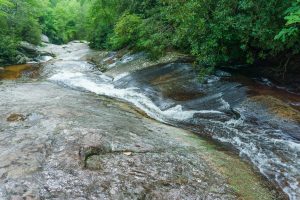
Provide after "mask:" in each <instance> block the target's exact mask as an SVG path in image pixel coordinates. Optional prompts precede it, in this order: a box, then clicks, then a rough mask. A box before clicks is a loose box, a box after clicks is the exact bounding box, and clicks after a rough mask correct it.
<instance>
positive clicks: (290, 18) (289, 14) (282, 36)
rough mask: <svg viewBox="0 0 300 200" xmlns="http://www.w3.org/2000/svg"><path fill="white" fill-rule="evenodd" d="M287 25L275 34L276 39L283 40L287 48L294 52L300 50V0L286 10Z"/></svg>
mask: <svg viewBox="0 0 300 200" xmlns="http://www.w3.org/2000/svg"><path fill="white" fill-rule="evenodd" d="M285 14H286V16H285V18H284V19H285V20H286V24H285V27H284V28H282V30H281V31H280V32H279V33H278V34H277V35H276V36H275V40H279V41H281V42H282V43H283V44H284V45H285V47H286V48H287V49H292V50H293V53H299V52H300V50H299V48H300V41H299V40H300V30H299V28H300V0H296V1H295V2H294V3H293V4H292V6H291V7H289V8H288V9H287V10H286V12H285Z"/></svg>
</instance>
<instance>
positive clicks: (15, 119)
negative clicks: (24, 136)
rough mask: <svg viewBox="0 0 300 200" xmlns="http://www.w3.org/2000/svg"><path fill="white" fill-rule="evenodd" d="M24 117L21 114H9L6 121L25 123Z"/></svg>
mask: <svg viewBox="0 0 300 200" xmlns="http://www.w3.org/2000/svg"><path fill="white" fill-rule="evenodd" d="M25 119H26V117H25V116H24V115H22V114H15V113H14V114H11V115H10V116H9V117H8V118H7V121H9V122H18V121H25Z"/></svg>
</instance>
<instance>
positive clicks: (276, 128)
mask: <svg viewBox="0 0 300 200" xmlns="http://www.w3.org/2000/svg"><path fill="white" fill-rule="evenodd" d="M48 48H51V49H52V52H54V53H56V54H57V55H58V57H57V61H56V62H54V63H52V64H51V63H49V64H47V65H45V67H44V68H43V71H42V72H41V76H42V77H44V78H46V79H48V80H49V81H51V82H54V83H57V84H60V85H63V86H65V87H71V88H73V89H75V90H83V91H88V92H93V93H96V94H99V95H105V96H109V97H113V98H117V99H122V100H125V101H127V102H129V103H131V104H133V105H134V106H136V107H138V108H139V109H141V110H143V111H144V112H145V113H146V114H147V115H148V116H150V117H152V118H154V119H156V120H159V121H162V122H165V123H168V124H172V125H174V126H180V127H184V128H189V129H192V130H193V131H195V132H197V133H199V134H201V135H204V136H208V137H211V138H213V139H215V140H217V141H220V142H222V143H225V144H228V145H230V146H231V147H232V148H234V149H235V150H237V151H238V152H239V154H240V156H241V157H243V158H246V159H248V160H250V161H251V162H252V163H253V165H254V166H255V167H256V168H257V169H259V171H260V172H261V173H262V174H263V175H265V176H266V177H267V178H268V179H270V180H271V181H273V182H274V183H276V184H277V185H279V186H280V187H281V188H282V189H283V190H284V191H285V192H286V193H287V194H288V195H289V197H290V199H292V200H296V199H299V198H300V183H299V182H300V142H299V140H300V131H299V130H300V124H299V121H298V119H299V116H300V114H299V105H300V98H299V96H298V95H297V94H291V93H289V92H286V91H285V90H283V89H280V88H278V87H275V86H274V85H270V83H269V82H267V81H263V82H262V81H260V80H261V79H249V78H247V77H241V76H240V75H233V76H229V77H228V76H225V77H221V76H211V77H209V78H208V79H207V83H206V84H200V83H199V82H198V80H197V76H196V73H195V71H194V70H193V68H192V67H191V65H189V64H185V63H171V64H165V65H160V66H154V67H151V68H147V69H144V70H141V71H138V72H134V73H123V74H119V75H118V76H117V77H114V78H112V77H109V76H107V75H105V74H103V73H101V72H99V71H98V70H97V69H96V68H95V66H94V65H92V64H90V63H88V62H86V61H84V60H83V59H81V57H80V56H81V55H82V54H86V53H87V52H89V51H90V50H89V49H88V48H87V45H86V44H79V43H71V44H69V45H68V46H65V47H61V46H55V45H53V46H51V45H50V46H49V47H48ZM134 59H139V56H136V55H134V56H132V57H130V56H128V55H126V57H125V58H123V59H121V61H116V62H118V65H113V63H112V64H111V66H110V67H112V68H113V67H114V66H117V67H120V68H121V67H122V64H127V65H128V64H130V62H132V61H133V60H134ZM266 82H267V83H266Z"/></svg>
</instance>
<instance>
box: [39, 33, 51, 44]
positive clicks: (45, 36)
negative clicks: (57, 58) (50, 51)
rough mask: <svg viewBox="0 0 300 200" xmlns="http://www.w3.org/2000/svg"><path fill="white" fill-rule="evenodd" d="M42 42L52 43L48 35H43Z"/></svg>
mask: <svg viewBox="0 0 300 200" xmlns="http://www.w3.org/2000/svg"><path fill="white" fill-rule="evenodd" d="M41 41H42V42H44V43H50V40H49V38H48V36H47V35H44V34H42V36H41Z"/></svg>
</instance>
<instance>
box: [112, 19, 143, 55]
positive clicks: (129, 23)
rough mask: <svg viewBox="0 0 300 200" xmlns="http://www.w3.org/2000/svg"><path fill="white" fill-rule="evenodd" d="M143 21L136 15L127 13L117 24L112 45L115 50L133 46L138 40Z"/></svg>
mask: <svg viewBox="0 0 300 200" xmlns="http://www.w3.org/2000/svg"><path fill="white" fill-rule="evenodd" d="M141 23H142V20H141V18H140V17H139V16H137V15H135V14H128V13H125V14H124V15H123V16H122V17H121V18H120V19H119V20H118V22H117V23H116V25H115V28H114V32H113V35H112V36H111V38H110V44H111V46H112V48H113V49H119V48H121V47H124V46H127V45H130V44H133V43H134V42H135V41H136V40H137V39H138V34H139V29H140V25H141Z"/></svg>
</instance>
